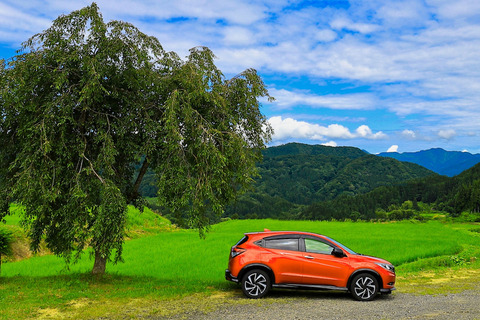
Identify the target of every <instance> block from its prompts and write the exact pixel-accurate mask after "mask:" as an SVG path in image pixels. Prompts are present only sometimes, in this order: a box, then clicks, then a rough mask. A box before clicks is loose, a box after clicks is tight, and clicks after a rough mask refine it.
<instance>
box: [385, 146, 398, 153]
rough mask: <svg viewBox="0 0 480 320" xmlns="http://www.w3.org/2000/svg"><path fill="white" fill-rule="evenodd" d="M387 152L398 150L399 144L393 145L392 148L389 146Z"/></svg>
mask: <svg viewBox="0 0 480 320" xmlns="http://www.w3.org/2000/svg"><path fill="white" fill-rule="evenodd" d="M387 152H398V145H396V144H394V145H392V146H391V147H390V148H388V150H387Z"/></svg>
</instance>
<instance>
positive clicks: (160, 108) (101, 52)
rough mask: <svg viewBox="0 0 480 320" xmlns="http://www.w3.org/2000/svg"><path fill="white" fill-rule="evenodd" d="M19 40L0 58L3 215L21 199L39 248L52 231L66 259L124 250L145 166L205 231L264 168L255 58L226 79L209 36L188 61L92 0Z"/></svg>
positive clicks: (165, 201) (169, 200) (51, 244)
mask: <svg viewBox="0 0 480 320" xmlns="http://www.w3.org/2000/svg"><path fill="white" fill-rule="evenodd" d="M23 49H24V52H25V53H23V54H19V55H17V56H15V57H13V58H12V59H10V60H9V62H8V64H7V65H5V63H4V62H3V61H2V62H1V63H0V65H1V67H0V76H1V77H0V81H1V86H0V97H1V98H0V99H1V100H0V113H1V115H2V116H1V117H0V133H1V135H0V145H2V150H1V152H0V196H1V197H0V205H1V208H0V209H2V211H1V213H0V218H3V217H4V216H5V215H7V214H8V213H9V212H8V210H9V208H8V204H9V203H10V202H11V201H12V200H13V199H15V201H17V202H18V203H19V204H21V205H22V206H24V207H25V214H24V217H23V223H24V224H25V225H26V227H27V228H28V230H29V233H30V237H31V238H32V248H33V249H34V250H38V248H39V244H40V242H41V241H42V239H45V241H46V243H47V246H48V248H49V249H50V250H52V252H54V253H55V254H57V255H60V256H62V257H63V258H64V259H65V260H66V261H67V262H68V261H69V260H70V259H71V258H72V257H74V258H75V259H77V258H78V257H79V255H80V254H81V253H82V252H83V250H84V249H85V248H86V247H88V246H91V247H93V249H94V251H95V256H96V257H97V256H98V257H101V258H102V259H108V258H110V257H112V258H113V259H114V261H119V260H121V258H122V257H121V256H122V244H123V241H124V237H125V232H124V231H125V225H126V211H127V204H128V203H133V204H137V205H139V206H140V207H141V201H139V193H138V188H139V185H140V182H141V180H142V178H143V173H144V172H145V170H146V169H147V168H149V167H150V168H152V171H153V172H154V173H155V175H156V177H157V184H158V187H159V198H160V202H161V203H160V204H161V205H162V206H164V207H168V208H169V209H170V210H171V211H172V212H173V213H176V212H185V211H186V212H188V215H187V219H188V224H189V226H191V227H194V228H197V229H198V230H199V231H200V234H203V232H204V230H205V229H206V228H207V226H208V225H209V223H210V222H211V221H210V219H209V214H210V213H212V212H213V213H214V214H216V215H220V214H221V213H222V212H223V208H224V206H225V205H226V204H227V203H228V202H229V201H230V200H231V199H233V198H234V196H235V194H236V193H237V191H238V190H239V189H241V188H243V187H245V186H246V185H248V184H249V183H250V182H251V180H252V178H251V177H252V176H253V175H255V174H256V168H255V165H254V164H255V162H256V161H259V160H260V159H261V153H260V150H261V149H262V148H264V146H265V143H266V142H267V141H268V140H269V139H270V136H271V128H270V126H269V125H268V123H267V122H266V118H265V117H264V116H263V115H262V114H261V113H260V110H259V109H260V104H259V100H258V98H259V97H267V98H270V97H269V95H268V92H267V90H266V88H265V85H264V83H263V82H262V80H261V79H260V77H259V76H258V75H257V73H256V72H255V70H252V69H249V70H246V71H244V72H242V73H241V74H239V75H238V76H236V77H234V78H232V79H229V80H227V79H225V77H224V76H223V74H222V73H221V71H220V70H219V69H218V68H217V67H216V66H215V64H214V55H213V53H212V52H211V51H210V50H209V49H208V48H204V47H199V48H194V49H191V50H190V55H189V56H188V57H187V59H186V61H183V60H181V59H180V58H179V57H178V56H177V55H176V54H175V53H171V52H170V53H169V52H165V51H164V50H163V48H162V46H161V45H160V43H159V42H158V40H157V39H156V38H154V37H150V36H147V35H145V34H143V33H142V32H140V31H139V30H138V29H137V28H136V27H134V26H132V25H131V24H129V23H126V22H121V21H111V22H108V23H105V22H104V21H103V18H102V15H101V14H100V12H99V9H98V7H97V5H96V4H95V3H93V4H92V5H91V6H88V7H85V8H83V9H81V10H78V11H74V12H72V13H71V14H68V15H62V16H60V17H58V18H57V19H56V20H55V21H54V22H53V25H52V26H51V27H50V28H48V29H47V30H45V31H43V32H42V33H39V34H37V35H35V36H33V37H32V38H30V39H29V40H27V41H26V42H25V43H24V44H23ZM4 146H5V147H4ZM135 167H137V168H141V169H140V170H139V173H137V174H136V173H135Z"/></svg>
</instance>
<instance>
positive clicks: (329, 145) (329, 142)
mask: <svg viewBox="0 0 480 320" xmlns="http://www.w3.org/2000/svg"><path fill="white" fill-rule="evenodd" d="M322 146H326V147H336V146H337V143H336V142H335V141H328V142H325V143H322Z"/></svg>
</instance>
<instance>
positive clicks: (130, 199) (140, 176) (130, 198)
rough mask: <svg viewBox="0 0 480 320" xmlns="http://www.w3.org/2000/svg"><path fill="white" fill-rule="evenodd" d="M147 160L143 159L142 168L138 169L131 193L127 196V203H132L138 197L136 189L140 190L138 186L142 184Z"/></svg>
mask: <svg viewBox="0 0 480 320" xmlns="http://www.w3.org/2000/svg"><path fill="white" fill-rule="evenodd" d="M148 165H149V163H148V158H147V157H145V160H144V161H143V164H142V167H141V168H140V172H139V173H138V177H137V180H135V184H134V185H133V189H132V192H130V194H129V196H128V199H127V200H128V202H129V203H133V202H134V201H135V200H136V199H137V198H138V196H139V194H138V189H140V184H141V183H142V180H143V176H144V175H145V173H146V172H147V169H148Z"/></svg>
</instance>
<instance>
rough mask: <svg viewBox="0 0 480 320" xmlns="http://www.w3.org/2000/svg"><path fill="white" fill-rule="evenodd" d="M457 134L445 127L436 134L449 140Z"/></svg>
mask: <svg viewBox="0 0 480 320" xmlns="http://www.w3.org/2000/svg"><path fill="white" fill-rule="evenodd" d="M456 135H457V132H456V131H455V130H453V129H445V130H440V131H438V136H439V137H440V138H442V139H446V140H450V139H452V138H453V137H455V136H456Z"/></svg>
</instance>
